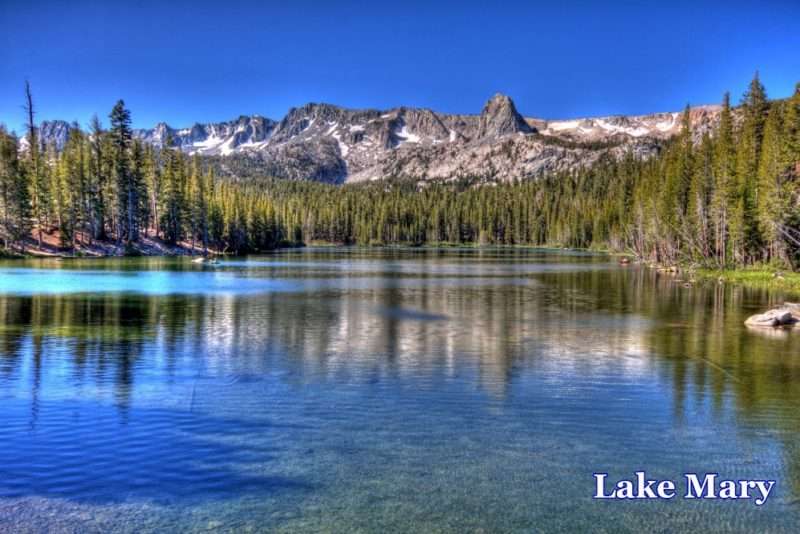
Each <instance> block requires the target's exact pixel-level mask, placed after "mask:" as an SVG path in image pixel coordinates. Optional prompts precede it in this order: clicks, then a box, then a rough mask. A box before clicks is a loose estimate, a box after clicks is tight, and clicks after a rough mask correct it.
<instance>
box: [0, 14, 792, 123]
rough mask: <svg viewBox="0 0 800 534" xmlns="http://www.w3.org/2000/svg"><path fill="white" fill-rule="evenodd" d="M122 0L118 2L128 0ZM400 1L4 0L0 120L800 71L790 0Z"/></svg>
mask: <svg viewBox="0 0 800 534" xmlns="http://www.w3.org/2000/svg"><path fill="white" fill-rule="evenodd" d="M123 4H125V5H123ZM602 4H603V3H601V2H598V1H588V0H587V1H572V0H561V1H559V2H552V1H550V2H535V1H527V2H522V1H520V2H513V1H508V2H502V1H496V0H495V1H488V2H473V1H470V0H459V1H450V2H445V1H441V2H436V1H435V0H428V1H416V0H407V1H404V2H380V1H373V2H366V1H365V2H355V1H350V2H346V1H340V2H337V1H335V0H329V1H324V2H323V1H321V0H320V1H316V2H312V1H306V0H291V1H289V0H286V1H282V2H268V1H262V2H239V1H236V0H227V1H221V0H215V1H213V2H204V1H202V0H195V1H193V2H183V1H167V0H164V1H138V2H136V1H130V2H124V3H123V2H121V1H120V2H117V1H100V0H96V1H81V0H75V1H60V2H57V1H36V0H25V1H17V0H0V80H2V83H0V122H3V123H5V124H7V125H8V126H9V127H11V128H13V129H19V128H20V125H21V124H22V122H23V113H22V110H21V107H20V106H21V104H22V96H23V82H24V80H25V78H28V79H30V81H31V84H32V86H33V90H34V95H35V97H36V104H37V105H38V110H39V119H53V118H62V119H66V120H78V121H79V122H80V123H82V124H86V122H87V121H88V119H89V117H90V116H91V115H92V114H93V113H95V112H96V113H98V115H99V116H100V118H101V119H103V121H104V122H107V114H108V112H109V110H110V109H111V107H112V105H113V104H114V102H115V100H116V99H118V98H124V99H125V101H126V103H127V104H128V107H129V108H130V109H131V110H132V113H133V120H134V124H135V126H139V127H145V126H147V127H149V126H152V125H153V124H154V123H156V122H157V121H161V120H164V121H166V122H168V123H169V124H171V125H173V126H185V125H189V124H191V123H193V122H195V121H199V122H205V121H216V120H225V119H230V118H234V117H236V116H238V115H240V114H254V113H258V114H261V115H265V116H268V117H272V118H275V119H279V118H281V117H282V116H283V115H284V114H285V112H286V111H287V109H288V108H289V107H291V106H299V105H302V104H304V103H306V102H309V101H314V102H331V103H335V104H340V105H344V106H349V107H377V108H389V107H392V106H397V105H401V104H404V105H410V106H423V107H429V108H433V109H435V110H438V111H443V112H458V113H477V112H478V111H479V110H480V108H481V106H482V105H483V103H484V102H485V100H486V99H487V98H489V97H490V96H491V95H492V94H494V93H495V92H497V91H501V92H504V93H506V94H508V95H510V96H511V97H512V98H513V99H514V101H515V102H516V103H517V107H518V108H519V109H520V111H521V112H522V113H523V114H525V115H527V116H537V117H545V118H569V117H578V116H591V115H607V114H634V113H646V112H652V111H664V110H674V109H680V108H681V107H682V106H683V105H685V104H686V103H687V102H691V103H693V104H702V103H714V102H718V101H719V100H720V98H721V95H722V93H723V92H724V91H725V90H730V91H731V92H732V94H733V96H734V98H735V99H738V97H739V95H740V94H741V92H742V90H743V89H744V87H745V86H746V84H747V82H748V81H749V79H750V78H751V76H752V74H753V72H754V71H755V70H756V69H759V70H760V72H761V76H762V80H763V81H764V83H765V85H766V86H767V91H768V93H769V94H770V96H775V97H782V96H787V95H789V94H790V93H791V91H792V89H793V87H794V84H795V82H797V81H800V0H762V1H736V0H729V1H716V2H711V1H709V2H701V1H699V0H698V1H694V2H682V1H665V0H661V1H658V2H646V1H638V2H637V1H620V2H607V3H605V5H602Z"/></svg>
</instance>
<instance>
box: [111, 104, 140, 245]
mask: <svg viewBox="0 0 800 534" xmlns="http://www.w3.org/2000/svg"><path fill="white" fill-rule="evenodd" d="M109 118H110V119H111V129H110V130H109V139H110V141H111V150H112V153H111V159H112V171H113V174H114V179H115V180H114V181H115V185H116V197H117V198H116V210H117V213H116V215H117V217H116V219H117V221H116V225H117V240H118V241H119V242H124V243H125V244H126V245H130V244H131V243H132V242H133V241H136V240H137V239H138V227H137V224H136V221H137V220H138V207H139V199H138V194H139V190H138V187H137V184H136V176H135V173H134V172H133V169H132V168H131V154H130V150H131V146H132V140H133V131H132V130H131V114H130V111H128V110H127V109H125V102H123V101H122V100H119V101H117V103H116V105H114V109H112V110H111V114H110V115H109Z"/></svg>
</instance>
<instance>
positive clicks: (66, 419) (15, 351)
mask: <svg viewBox="0 0 800 534" xmlns="http://www.w3.org/2000/svg"><path fill="white" fill-rule="evenodd" d="M65 263H68V264H69V265H68V266H67V267H68V268H67V269H66V271H68V272H69V273H75V272H81V271H82V270H85V272H86V273H90V274H89V275H88V276H89V278H82V277H80V276H74V274H68V275H67V278H64V277H63V276H62V275H63V273H62V274H58V272H56V273H54V272H53V271H50V270H43V269H42V268H43V267H46V268H53V267H54V266H53V264H41V263H40V264H35V263H30V262H29V263H28V264H26V265H24V266H23V267H22V270H24V271H25V272H24V274H22V275H21V276H23V277H26V278H28V279H33V280H34V281H33V282H31V283H30V284H29V285H28V286H27V287H26V288H25V289H24V291H11V292H10V293H6V294H4V295H0V398H2V399H3V402H4V406H5V407H4V408H3V411H2V416H3V418H4V419H5V422H6V424H4V425H3V426H2V430H0V441H1V442H3V443H4V444H6V446H5V447H4V448H2V451H0V466H3V467H0V475H2V479H1V480H0V496H2V497H7V498H12V497H13V498H19V497H33V496H48V497H54V498H64V499H69V500H74V501H76V502H118V501H130V500H131V499H133V500H137V499H140V500H141V499H144V500H148V501H156V502H162V501H163V502H170V501H171V500H175V499H195V500H196V499H200V500H206V501H218V500H220V499H226V498H228V499H230V498H237V499H245V498H251V497H256V496H257V494H258V493H259V492H261V491H268V492H272V493H273V494H274V495H272V494H271V496H270V497H269V499H279V500H278V501H270V502H273V504H275V505H277V506H279V507H281V508H284V507H287V506H292V507H299V508H301V509H303V510H304V512H303V513H302V514H300V515H301V516H306V517H307V516H308V514H312V515H313V514H314V513H313V512H310V511H309V510H308V509H306V508H305V506H306V505H305V504H300V503H301V502H303V503H305V501H303V499H308V498H309V497H308V496H307V495H316V497H314V499H317V500H318V501H321V502H325V503H326V504H328V500H327V499H328V497H325V491H330V488H331V487H333V486H334V485H336V484H332V479H329V478H325V477H340V478H336V482H337V483H348V484H350V485H352V486H353V488H354V489H353V490H352V491H353V492H354V493H353V495H352V498H353V499H356V497H357V496H358V497H359V498H360V496H361V493H356V492H357V488H360V485H362V484H364V483H366V481H368V480H369V478H368V477H367V478H365V476H366V475H365V473H366V471H365V469H368V467H364V465H367V466H372V467H371V468H372V469H375V470H380V469H386V462H385V461H383V462H382V461H381V458H382V457H385V456H386V455H389V456H391V457H392V458H394V459H395V460H397V455H398V454H400V451H407V450H408V448H409V447H415V440H416V442H419V440H420V439H422V441H423V442H425V443H427V447H428V449H429V450H426V451H420V450H418V449H416V448H415V449H414V450H415V454H418V455H420V456H421V457H423V458H425V457H427V456H426V455H431V456H430V457H429V458H428V461H429V463H428V464H427V465H426V466H425V468H426V469H427V470H428V471H430V470H434V471H435V470H436V469H438V468H439V466H437V464H438V463H441V462H444V461H445V460H444V459H443V458H444V457H440V456H435V455H434V454H435V453H434V451H437V450H438V449H437V447H441V448H442V450H444V449H445V448H447V451H448V454H450V455H452V454H457V453H456V452H455V450H453V444H454V443H458V444H459V445H458V447H462V448H463V447H466V450H470V451H473V452H474V453H475V454H476V455H477V456H476V458H477V457H480V458H483V457H486V458H493V459H492V460H491V461H495V462H497V463H493V464H491V466H490V467H491V468H492V469H497V470H505V469H507V467H506V464H509V463H510V464H516V465H517V466H518V467H520V469H522V470H523V471H525V469H526V468H527V467H526V466H524V465H523V466H520V462H522V464H525V462H529V463H530V466H529V467H530V469H531V479H530V480H528V481H527V482H525V481H523V482H525V483H526V484H530V483H531V481H532V480H536V481H538V482H537V483H539V484H546V483H547V482H546V481H542V477H541V475H536V476H535V477H534V475H533V471H535V470H540V469H542V468H544V466H545V465H547V463H548V462H562V463H558V465H557V466H556V465H552V466H550V467H554V468H555V467H557V468H559V469H562V470H567V471H565V472H568V470H574V469H578V468H579V466H580V465H583V466H585V465H587V463H586V462H594V463H592V466H593V468H594V467H595V466H596V467H597V468H602V467H604V465H603V463H604V462H617V464H615V465H611V468H615V467H617V466H618V467H620V468H623V467H624V466H623V465H621V464H622V463H623V460H622V459H619V458H616V457H615V455H613V454H612V455H611V456H610V457H609V456H607V452H605V451H604V452H600V451H599V450H597V449H595V448H594V446H593V445H589V444H590V443H594V442H595V441H601V438H610V439H616V438H618V437H619V436H628V437H627V440H628V441H627V442H626V444H624V445H620V444H618V445H617V447H618V448H622V449H623V452H624V453H625V455H627V456H628V458H626V459H625V460H624V461H625V462H627V461H631V462H633V461H639V460H640V459H641V458H650V457H654V458H658V459H657V460H653V462H655V463H657V464H658V465H660V466H661V468H662V469H665V470H666V469H668V468H674V469H677V470H678V471H677V472H683V471H685V470H687V469H689V468H691V467H692V465H694V463H696V462H697V461H698V460H697V458H698V457H703V458H702V459H703V460H704V461H705V460H706V459H708V462H707V463H702V462H700V463H699V464H696V465H697V468H698V469H700V470H702V469H704V468H706V467H709V466H712V465H713V464H715V463H717V462H724V466H728V467H729V468H730V469H732V470H734V471H735V473H733V474H737V473H739V472H741V471H742V470H747V469H750V468H751V467H753V465H750V466H749V467H748V464H746V463H745V464H741V462H743V461H745V459H742V458H738V455H741V454H745V455H746V454H748V453H747V451H749V450H750V451H752V450H754V449H755V448H757V447H759V446H764V447H766V449H767V450H773V449H774V450H775V451H776V452H774V454H775V456H776V457H778V458H779V460H777V461H778V462H779V464H780V467H779V470H780V472H779V473H778V474H777V476H779V477H780V480H781V481H782V483H781V486H782V489H783V491H784V494H783V498H784V501H785V502H788V501H791V500H792V499H794V498H795V497H796V496H800V482H798V481H800V456H798V454H797V453H798V452H799V451H798V450H797V448H798V446H800V435H798V434H797V430H798V423H800V411H798V409H797V408H798V407H800V385H798V384H800V381H799V380H798V379H800V343H797V342H796V341H795V334H794V333H784V334H783V335H781V336H764V335H760V334H759V333H758V332H751V331H749V330H747V329H746V328H744V327H743V325H742V323H743V320H744V318H745V317H746V316H747V315H749V314H750V313H753V312H754V311H757V310H760V309H763V308H764V307H766V306H769V305H771V304H773V303H775V302H780V301H782V300H783V299H785V298H787V296H785V295H780V294H775V293H769V292H765V291H757V290H743V289H741V288H734V287H727V286H718V285H708V286H695V287H692V288H684V287H683V286H682V285H681V284H678V283H675V281H674V280H672V279H671V278H669V277H664V276H659V275H658V274H657V273H653V272H652V271H648V270H643V269H638V268H633V267H631V268H620V267H618V266H616V265H615V264H613V263H612V262H610V261H608V260H607V259H606V258H603V257H597V256H584V255H556V256H553V255H551V254H545V253H530V252H522V251H516V252H508V251H497V252H488V253H487V252H480V253H479V252H471V253H464V252H461V251H458V252H452V253H440V252H427V253H419V252H408V251H404V252H395V251H389V252H382V253H344V254H343V253H335V254H334V253H329V252H319V253H317V252H305V253H299V254H298V253H286V254H278V255H276V256H273V257H269V258H260V259H255V260H251V261H250V262H247V261H236V262H229V263H230V264H229V265H225V266H223V268H222V270H221V271H222V273H224V276H222V279H224V280H225V283H224V284H223V285H215V284H217V281H219V280H220V277H221V272H217V271H206V270H203V269H202V268H198V267H196V266H192V265H190V264H187V262H181V261H179V260H154V261H153V260H133V261H132V262H124V261H123V262H120V261H117V260H114V261H110V262H86V263H82V262H65ZM59 267H61V266H59ZM15 269H17V267H14V266H13V264H5V265H4V266H3V267H2V270H3V273H10V272H13V271H14V270H15ZM97 273H102V274H100V275H97ZM135 273H139V274H135ZM148 273H149V274H148ZM144 274H148V276H149V277H148V276H144V278H142V276H143V275H144ZM187 275H189V276H187ZM95 276H100V277H102V278H104V280H106V282H104V285H101V286H100V287H95V286H94V285H93V284H94V282H95V280H96V279H95ZM137 277H138V278H137ZM134 279H139V280H142V279H143V280H150V281H153V280H159V281H160V282H159V284H158V287H157V288H156V289H155V290H152V291H151V290H150V289H148V288H147V287H145V286H146V284H145V285H142V286H137V287H139V288H140V289H141V290H137V291H134V292H120V291H118V290H116V289H109V288H116V287H117V286H118V285H119V284H123V285H124V284H125V283H128V281H130V280H134ZM53 280H56V282H53ZM165 280H168V281H169V282H168V283H167V284H166V285H165V283H163V282H164V281H165ZM87 281H90V282H91V283H87ZM135 283H136V284H138V283H139V282H135ZM4 284H5V285H3V287H6V288H7V287H9V286H11V285H13V284H12V283H11V282H9V281H8V280H6V281H5V282H4ZM58 284H68V285H69V287H63V288H62V289H63V291H62V292H55V291H54V290H53V288H54V287H55V286H56V285H58ZM0 285H2V284H0ZM210 287H213V288H214V290H213V291H209V290H208V288H210ZM242 287H246V288H248V290H247V291H241V288H242ZM421 417H424V418H425V420H426V425H430V426H425V427H424V428H426V429H433V428H438V429H440V430H439V432H441V433H442V435H441V436H440V437H438V438H437V437H436V436H435V435H431V434H429V433H426V434H424V436H420V437H419V438H413V436H414V435H415V434H416V433H418V432H420V431H421V430H419V429H418V427H416V426H409V427H406V425H411V421H415V420H417V419H419V418H421ZM420 428H421V427H420ZM544 429H547V430H546V431H544ZM429 431H430V430H426V432H429ZM487 432H488V433H489V434H492V435H494V436H503V435H505V436H506V437H505V446H506V447H507V448H506V449H504V448H503V447H498V446H497V444H496V443H494V444H491V443H492V442H491V440H490V439H489V437H488V436H485V435H484V434H486V433H487ZM659 432H663V433H665V435H666V436H667V437H664V436H659V435H657V434H658V433H659ZM356 435H358V436H360V438H359V439H361V440H362V441H361V442H357V441H355V437H354V436H356ZM523 438H525V439H527V441H519V440H521V439H523ZM590 438H591V439H590ZM576 439H577V440H578V441H577V442H576ZM583 439H585V440H586V441H585V442H584V441H582V440H583ZM659 439H660V440H662V442H661V444H660V445H657V446H655V445H653V443H654V441H653V440H659ZM373 440H374V441H373ZM763 440H767V441H768V443H767V444H766V445H764V444H763V443H761V442H762V441H763ZM576 443H579V444H580V448H578V449H575V447H576V446H578V445H576ZM645 443H649V444H650V445H649V446H647V447H645V445H644V444H645ZM315 444H316V445H315ZM388 444H393V446H394V447H395V450H394V451H392V452H388V451H385V450H384V447H388ZM721 444H722V445H721ZM759 444H760V445H759ZM653 447H656V448H658V447H663V449H661V450H660V453H658V454H656V453H655V452H654V450H653ZM560 449H564V451H565V453H566V451H567V450H570V451H571V452H570V454H571V456H570V457H569V458H567V457H562V456H561V453H559V452H557V451H559V450H560ZM530 450H534V451H536V450H541V451H542V455H541V457H539V456H537V457H536V458H538V459H537V460H535V462H534V461H533V460H530V454H531V453H530ZM45 451H53V452H51V453H50V454H46V453H45ZM354 451H359V452H358V454H359V455H360V456H358V457H359V458H361V460H359V461H362V462H363V464H362V465H361V467H359V468H356V467H355V465H356V462H357V460H356V456H353V455H354V454H355V452H354ZM743 451H744V452H743ZM723 452H724V453H725V455H724V457H723V456H720V455H721V454H722V453H723ZM436 454H438V453H436ZM504 454H505V455H506V456H505V457H504V456H503V455H504ZM753 454H754V456H753V458H750V459H749V460H748V461H750V462H751V463H753V462H755V460H754V458H756V457H757V456H758V455H757V454H755V453H753ZM770 454H772V453H770ZM121 457H124V458H126V459H127V462H125V463H119V459H120V458H121ZM769 457H770V458H772V456H771V455H770V456H769ZM526 458H527V459H528V460H526ZM717 458H719V459H717ZM762 460H763V461H764V462H767V463H765V464H764V465H763V466H762V467H763V469H766V470H774V469H775V466H774V465H773V464H772V463H770V462H771V461H772V460H769V461H767V460H765V459H763V458H762ZM471 461H473V462H478V460H471ZM480 461H490V460H489V459H486V460H480ZM690 464H692V465H690ZM756 464H758V462H756ZM403 465H406V464H403V463H402V462H400V464H398V466H396V467H395V469H399V471H397V472H396V473H395V476H397V477H399V478H398V480H400V481H401V482H402V481H403V480H405V482H404V483H405V484H417V483H419V479H418V478H413V477H412V479H409V480H406V479H404V478H403V477H407V476H409V471H408V470H407V469H408V468H409V467H408V466H407V465H406V468H405V469H406V470H403V468H402V466H403ZM476 465H477V464H476ZM164 466H170V468H169V469H168V470H166V471H162V470H161V469H162V468H163V467H164ZM333 466H338V467H336V473H335V474H334V473H332V472H329V470H330V469H333ZM534 466H535V467H534ZM351 467H352V469H353V470H354V471H352V472H350V471H347V469H350V468H351ZM606 467H608V465H607V464H606ZM356 469H358V470H356ZM453 469H455V467H453ZM459 469H465V467H463V466H461V465H460V464H459ZM590 469H591V468H590ZM422 471H425V470H424V469H423V470H422ZM354 473H360V474H358V475H356V474H354ZM623 474H624V472H623ZM670 474H673V475H674V472H673V473H670ZM765 474H769V473H765ZM765 474H762V476H763V475H765ZM415 476H417V477H418V476H425V475H424V474H423V473H421V472H420V473H416V475H415ZM464 476H465V477H472V476H475V473H473V472H471V471H470V472H465V473H464ZM508 476H511V474H509V475H508ZM581 476H583V475H581ZM348 477H352V478H348ZM469 480H470V483H471V484H473V485H476V486H477V487H480V488H483V489H484V490H485V491H486V493H487V494H486V495H483V497H484V498H485V499H489V496H488V494H489V493H491V492H499V493H503V492H504V491H510V489H508V490H507V489H503V490H501V489H500V488H501V487H505V482H504V481H503V480H502V477H501V478H500V479H497V480H496V481H495V483H494V484H489V483H488V482H486V481H482V482H478V481H476V480H473V479H471V478H469ZM567 481H568V482H569V485H570V490H569V492H568V493H570V492H571V494H573V496H575V497H576V498H580V496H581V495H582V493H581V492H582V491H583V490H584V489H585V488H583V487H582V486H580V484H578V483H577V482H576V480H575V476H573V477H572V478H570V479H568V480H567ZM562 482H565V481H563V480H562ZM487 484H488V485H487ZM433 486H434V488H433V489H437V490H440V489H444V487H442V486H441V484H439V485H436V484H434V485H433ZM403 487H404V486H401V487H400V488H399V489H400V490H402V488H403ZM156 488H157V489H156ZM190 488H191V489H190ZM325 488H327V489H325ZM365 491H366V490H365ZM372 491H374V488H373V490H372ZM284 493H285V494H287V495H293V496H294V497H291V499H300V500H299V501H298V500H291V499H290V498H289V497H286V499H290V500H280V499H284V497H282V496H281V495H283V494H284ZM366 493H368V492H366ZM296 495H306V497H296ZM261 497H262V498H264V499H266V498H267V497H264V496H263V495H262V496H261ZM506 497H507V498H511V497H510V496H506ZM518 497H520V498H522V497H523V496H518ZM331 498H332V497H331ZM387 498H389V499H395V500H397V499H398V498H399V497H398V496H397V495H396V494H391V495H388V496H387ZM542 498H543V497H542V496H541V493H535V494H526V495H525V496H524V499H523V500H525V501H526V502H527V501H531V500H533V501H535V500H536V499H542ZM312 500H313V499H312ZM412 500H413V499H411V498H410V497H409V502H411V501H412ZM315 502H317V501H315ZM331 502H334V501H331ZM359 502H361V501H359ZM362 504H363V503H362ZM440 504H442V506H444V505H445V504H446V503H440ZM548 504H549V506H550V507H551V508H552V507H554V506H556V504H554V503H553V502H550V503H548ZM183 506H186V504H185V502H184V503H183ZM248 506H249V505H248ZM354 506H355V505H354ZM416 506H419V503H417V504H416ZM587 506H589V505H588V504H587ZM322 508H325V506H322ZM356 508H357V507H356ZM444 509H446V506H445V507H444V508H443V510H444ZM248 510H250V512H249V513H254V512H253V509H252V508H248ZM587 510H589V512H590V513H589V517H591V516H592V513H594V514H597V513H600V512H598V511H597V510H595V509H587ZM241 513H243V512H241ZM518 513H519V514H520V515H519V519H520V520H522V521H523V524H524V517H526V516H525V513H526V512H524V511H522V510H520V511H519V512H518ZM602 513H606V512H602ZM0 515H1V514H0ZM512 515H513V514H512ZM486 517H487V520H489V519H492V520H495V521H499V520H500V516H495V515H492V514H488V515H487V516H486ZM374 519H375V521H378V523H376V525H383V526H385V524H383V523H380V518H374ZM384 519H385V518H384ZM777 521H779V522H778V523H777V524H780V521H781V520H777ZM278 523H279V524H283V523H280V521H278ZM295 526H297V525H295ZM338 526H339V527H341V526H342V525H341V524H340V525H338ZM351 526H352V525H351ZM430 526H435V525H430ZM489 526H491V525H489ZM573 526H575V525H573Z"/></svg>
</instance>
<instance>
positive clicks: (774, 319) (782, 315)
mask: <svg viewBox="0 0 800 534" xmlns="http://www.w3.org/2000/svg"><path fill="white" fill-rule="evenodd" d="M793 312H794V313H793ZM798 312H800V310H798V308H790V307H788V306H784V307H781V308H775V309H773V310H769V311H767V312H764V313H759V314H756V315H753V316H751V317H748V318H747V320H746V321H745V322H744V324H746V325H747V326H766V327H777V326H787V325H793V324H795V323H796V322H797V321H798V320H800V313H798ZM795 313H797V314H798V315H795Z"/></svg>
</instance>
